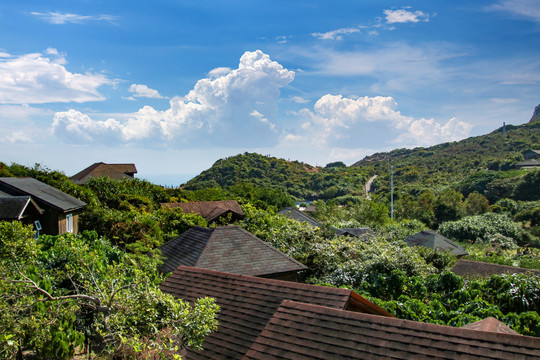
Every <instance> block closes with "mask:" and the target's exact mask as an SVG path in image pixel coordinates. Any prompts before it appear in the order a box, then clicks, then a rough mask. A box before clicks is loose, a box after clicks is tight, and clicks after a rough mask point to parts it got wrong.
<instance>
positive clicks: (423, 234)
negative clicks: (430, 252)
mask: <svg viewBox="0 0 540 360" xmlns="http://www.w3.org/2000/svg"><path fill="white" fill-rule="evenodd" d="M405 242H406V243H407V244H409V246H423V247H426V248H430V249H435V250H441V251H447V250H449V251H450V253H451V254H452V255H457V256H463V255H467V254H468V252H467V251H465V249H464V248H462V247H461V246H459V245H458V244H456V243H454V242H453V241H450V240H449V239H447V238H445V237H444V236H442V235H441V234H439V233H436V232H435V231H433V230H422V231H420V232H419V233H416V234H414V235H410V236H407V238H406V239H405Z"/></svg>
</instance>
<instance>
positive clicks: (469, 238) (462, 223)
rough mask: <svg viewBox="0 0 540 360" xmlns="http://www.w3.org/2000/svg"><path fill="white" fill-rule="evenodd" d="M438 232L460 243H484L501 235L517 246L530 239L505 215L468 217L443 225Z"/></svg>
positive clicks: (489, 214)
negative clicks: (496, 235)
mask: <svg viewBox="0 0 540 360" xmlns="http://www.w3.org/2000/svg"><path fill="white" fill-rule="evenodd" d="M439 232H440V233H441V234H442V235H444V236H446V237H448V238H450V239H452V240H457V241H461V242H472V243H474V242H485V241H486V240H487V239H488V238H489V237H490V236H493V235H495V234H501V235H503V236H505V237H508V238H511V239H513V240H514V241H515V242H516V243H517V244H519V245H523V244H525V243H527V242H528V241H529V240H530V239H531V237H530V234H528V233H527V232H526V231H525V230H523V229H522V228H521V227H520V226H519V225H518V224H516V223H514V222H513V221H512V220H511V219H510V218H509V217H508V216H507V215H505V214H494V213H486V214H483V215H477V216H469V217H465V218H463V219H461V220H458V221H451V222H446V223H443V224H442V225H441V226H440V228H439Z"/></svg>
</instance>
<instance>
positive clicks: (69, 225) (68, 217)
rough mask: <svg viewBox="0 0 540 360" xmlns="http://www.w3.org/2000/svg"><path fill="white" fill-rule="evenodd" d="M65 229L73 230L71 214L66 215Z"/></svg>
mask: <svg viewBox="0 0 540 360" xmlns="http://www.w3.org/2000/svg"><path fill="white" fill-rule="evenodd" d="M66 231H67V232H70V233H72V232H73V214H67V215H66Z"/></svg>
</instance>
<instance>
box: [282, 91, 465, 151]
mask: <svg viewBox="0 0 540 360" xmlns="http://www.w3.org/2000/svg"><path fill="white" fill-rule="evenodd" d="M397 109H398V104H397V102H396V101H395V100H394V99H393V98H392V97H382V96H376V97H368V96H365V97H360V98H356V99H354V98H348V97H343V96H342V95H330V94H328V95H324V96H323V97H321V98H320V99H319V100H318V101H317V102H316V103H315V106H314V108H313V111H311V110H309V109H303V110H302V111H301V113H302V115H303V116H304V117H305V118H306V119H307V121H306V122H305V123H304V124H303V125H302V128H303V130H304V131H305V134H306V135H304V136H306V137H308V138H309V139H311V140H310V142H311V143H312V144H314V145H330V146H332V145H339V144H342V143H343V142H344V140H346V139H349V138H352V137H355V136H357V134H359V133H362V132H363V131H364V130H365V129H366V128H369V127H370V123H371V124H372V123H375V122H377V123H378V125H383V126H385V127H387V128H388V129H389V130H392V129H393V130H394V131H396V132H397V133H398V136H397V138H396V139H394V140H393V141H392V143H394V144H399V145H405V146H407V145H408V146H428V145H434V144H437V143H441V142H446V141H454V140H461V139H463V138H466V137H467V136H469V134H470V131H471V129H472V127H473V126H472V125H471V124H469V123H466V122H463V121H459V120H457V119H456V118H452V119H450V120H448V121H447V122H446V123H445V124H440V123H438V122H436V121H435V119H424V118H421V119H415V118H413V117H410V116H404V115H402V114H401V113H400V112H399V111H398V110H397ZM364 132H365V131H364ZM289 140H296V141H298V140H300V137H298V135H297V136H292V137H290V138H289Z"/></svg>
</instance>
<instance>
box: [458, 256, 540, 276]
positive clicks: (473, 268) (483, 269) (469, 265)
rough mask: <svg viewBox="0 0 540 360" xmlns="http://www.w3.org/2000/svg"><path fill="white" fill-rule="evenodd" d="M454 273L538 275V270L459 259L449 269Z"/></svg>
mask: <svg viewBox="0 0 540 360" xmlns="http://www.w3.org/2000/svg"><path fill="white" fill-rule="evenodd" d="M451 271H452V272H453V273H454V274H456V275H459V276H463V277H482V278H486V277H490V276H491V275H495V274H514V273H518V274H532V275H536V276H540V271H538V270H533V269H526V268H520V267H515V266H506V265H499V264H490V263H485V262H481V261H472V260H463V259H460V260H459V261H458V263H457V264H456V265H454V267H453V268H452V270H451Z"/></svg>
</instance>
